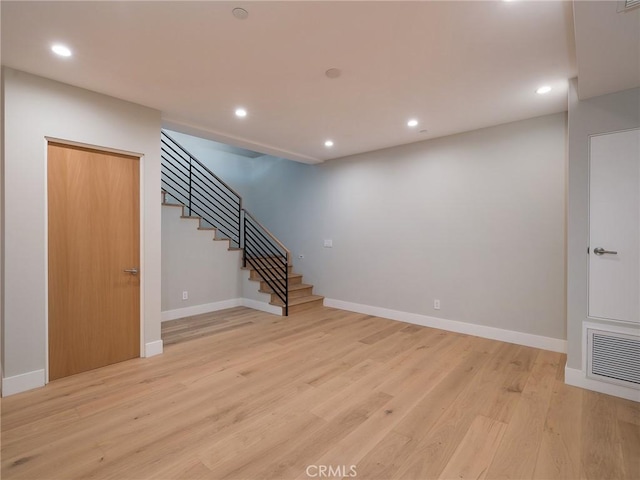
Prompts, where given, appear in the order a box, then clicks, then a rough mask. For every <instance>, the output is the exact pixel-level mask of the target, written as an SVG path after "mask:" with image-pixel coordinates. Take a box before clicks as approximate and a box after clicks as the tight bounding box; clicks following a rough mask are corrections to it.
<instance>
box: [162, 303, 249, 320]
mask: <svg viewBox="0 0 640 480" xmlns="http://www.w3.org/2000/svg"><path fill="white" fill-rule="evenodd" d="M242 300H243V299H242V298H232V299H230V300H222V301H220V302H213V303H204V304H202V305H193V306H192V307H185V308H176V309H175V310H166V311H164V312H162V317H161V321H162V322H166V321H169V320H175V319H177V318H184V317H191V316H193V315H201V314H203V313H209V312H215V311H217V310H224V309H225V308H233V307H239V306H241V305H242Z"/></svg>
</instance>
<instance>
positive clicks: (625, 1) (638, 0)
mask: <svg viewBox="0 0 640 480" xmlns="http://www.w3.org/2000/svg"><path fill="white" fill-rule="evenodd" d="M637 7H640V0H621V1H619V2H618V13H623V12H628V11H629V10H631V9H633V8H637Z"/></svg>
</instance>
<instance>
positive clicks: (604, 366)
mask: <svg viewBox="0 0 640 480" xmlns="http://www.w3.org/2000/svg"><path fill="white" fill-rule="evenodd" d="M587 369H588V370H587V376H588V377H591V378H595V379H598V380H604V381H607V382H610V383H616V384H618V385H624V386H626V387H632V388H636V389H640V336H637V335H627V334H623V333H617V332H607V331H604V330H593V329H587Z"/></svg>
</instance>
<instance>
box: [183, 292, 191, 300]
mask: <svg viewBox="0 0 640 480" xmlns="http://www.w3.org/2000/svg"><path fill="white" fill-rule="evenodd" d="M182 299H183V300H189V292H187V291H186V290H185V291H184V292H182Z"/></svg>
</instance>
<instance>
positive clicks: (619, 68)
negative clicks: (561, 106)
mask: <svg viewBox="0 0 640 480" xmlns="http://www.w3.org/2000/svg"><path fill="white" fill-rule="evenodd" d="M624 3H625V2H624V1H605V2H585V1H582V2H575V3H574V15H575V30H576V33H575V36H576V54H577V60H578V70H579V72H580V76H579V78H578V94H579V96H580V98H581V99H585V98H590V97H595V96H598V95H605V94H607V93H613V92H618V91H620V90H626V89H628V88H635V87H640V8H637V7H636V8H633V9H631V10H626V11H625V10H624V9H623V5H624Z"/></svg>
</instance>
